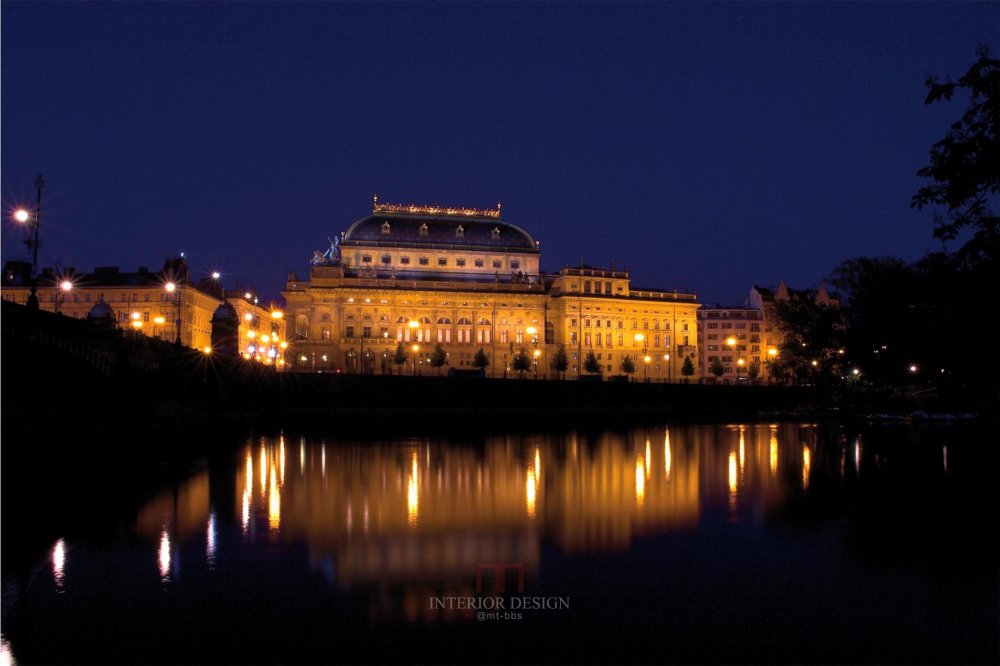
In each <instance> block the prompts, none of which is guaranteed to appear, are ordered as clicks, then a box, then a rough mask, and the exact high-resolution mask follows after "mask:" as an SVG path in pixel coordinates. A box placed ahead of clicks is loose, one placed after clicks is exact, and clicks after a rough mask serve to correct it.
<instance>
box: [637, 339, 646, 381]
mask: <svg viewBox="0 0 1000 666" xmlns="http://www.w3.org/2000/svg"><path fill="white" fill-rule="evenodd" d="M634 337H635V344H637V345H638V344H639V343H640V342H641V343H642V356H643V358H644V359H646V363H649V356H647V355H646V351H647V347H646V336H645V335H643V334H642V333H636V334H635V336H634ZM647 367H648V366H645V365H644V366H643V368H642V371H643V375H642V380H643V382H644V383H645V382H646V381H647V377H646V372H647Z"/></svg>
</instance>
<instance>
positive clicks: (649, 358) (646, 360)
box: [642, 356, 653, 363]
mask: <svg viewBox="0 0 1000 666" xmlns="http://www.w3.org/2000/svg"><path fill="white" fill-rule="evenodd" d="M642 360H643V361H645V362H646V363H649V362H650V361H652V360H653V358H652V357H651V356H646V358H644V359H642Z"/></svg>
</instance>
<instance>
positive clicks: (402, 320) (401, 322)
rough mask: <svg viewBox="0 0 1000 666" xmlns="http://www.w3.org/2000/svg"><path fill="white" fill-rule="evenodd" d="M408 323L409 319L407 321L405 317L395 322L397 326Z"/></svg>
mask: <svg viewBox="0 0 1000 666" xmlns="http://www.w3.org/2000/svg"><path fill="white" fill-rule="evenodd" d="M408 321H410V320H409V319H407V318H406V317H400V318H399V319H397V320H396V323H397V324H405V323H407V322H408Z"/></svg>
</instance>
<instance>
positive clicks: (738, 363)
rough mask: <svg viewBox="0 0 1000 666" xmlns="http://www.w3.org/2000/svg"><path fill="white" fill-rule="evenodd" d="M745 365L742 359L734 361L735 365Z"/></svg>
mask: <svg viewBox="0 0 1000 666" xmlns="http://www.w3.org/2000/svg"><path fill="white" fill-rule="evenodd" d="M746 363H747V362H746V361H744V360H743V359H742V358H738V359H736V365H746Z"/></svg>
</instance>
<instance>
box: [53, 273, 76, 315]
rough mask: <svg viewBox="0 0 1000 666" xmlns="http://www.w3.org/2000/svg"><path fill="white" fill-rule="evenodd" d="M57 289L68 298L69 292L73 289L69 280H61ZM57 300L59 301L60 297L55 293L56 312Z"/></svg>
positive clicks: (57, 310)
mask: <svg viewBox="0 0 1000 666" xmlns="http://www.w3.org/2000/svg"><path fill="white" fill-rule="evenodd" d="M59 291H60V292H62V293H63V294H65V295H66V297H67V298H68V297H69V292H71V291H73V283H72V282H70V281H69V280H63V281H62V282H60V283H59ZM59 301H60V298H59V296H58V295H57V296H56V312H59Z"/></svg>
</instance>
